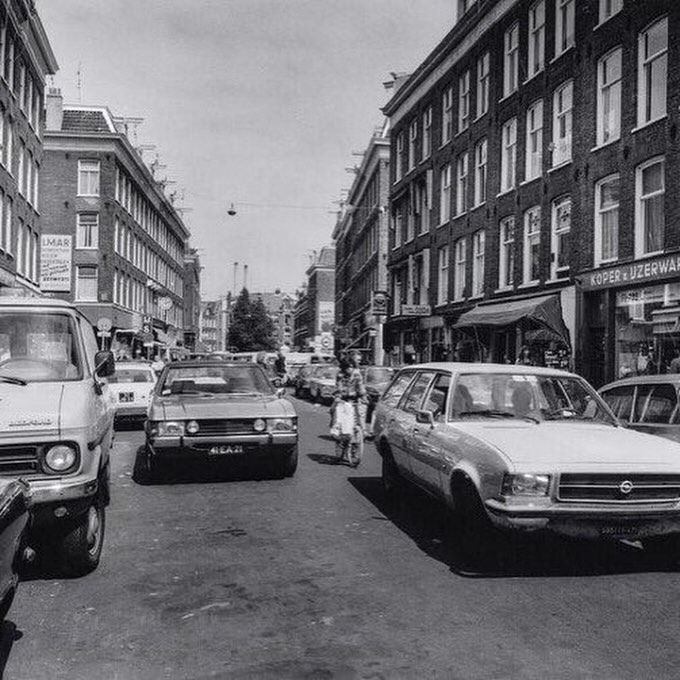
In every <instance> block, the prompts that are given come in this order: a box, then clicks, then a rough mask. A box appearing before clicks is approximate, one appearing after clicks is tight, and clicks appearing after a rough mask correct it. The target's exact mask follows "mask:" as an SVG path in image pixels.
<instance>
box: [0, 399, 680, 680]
mask: <svg viewBox="0 0 680 680" xmlns="http://www.w3.org/2000/svg"><path fill="white" fill-rule="evenodd" d="M295 403H296V404H297V407H298V411H299V414H300V420H301V447H300V453H301V455H300V467H299V469H298V473H297V475H296V476H295V477H294V478H293V479H287V480H278V479H267V478H266V477H264V478H259V479H256V478H254V477H255V475H254V472H255V471H250V472H249V473H247V474H241V475H239V476H236V477H235V476H234V475H233V474H230V473H229V471H228V470H226V471H225V470H224V468H223V469H221V470H218V471H211V470H202V471H197V472H196V471H195V472H193V473H192V474H188V475H182V474H176V473H174V474H172V475H170V476H169V477H168V479H167V480H165V482H164V483H159V484H154V485H152V486H142V485H139V484H137V483H136V482H135V481H134V479H133V473H134V469H135V457H136V452H137V448H138V446H139V445H140V443H141V441H142V435H141V432H138V431H137V432H122V433H119V434H118V437H117V442H116V446H115V451H114V455H113V502H112V505H111V507H110V508H109V512H108V517H107V522H108V526H107V536H106V545H105V548H104V555H103V559H102V564H101V566H100V568H99V569H98V570H97V571H96V572H95V573H93V574H91V575H90V576H87V577H85V578H80V579H75V580H59V579H52V578H47V577H45V576H44V575H41V574H37V575H36V576H35V577H34V578H33V579H32V580H28V581H24V582H22V583H21V585H20V589H19V593H18V596H17V599H16V600H15V603H14V605H13V607H12V610H11V612H10V617H9V618H10V622H8V623H6V624H5V626H4V628H3V631H2V641H1V642H0V653H1V654H3V655H4V656H3V659H2V661H3V663H6V667H5V675H4V677H5V678H8V679H11V680H14V679H17V680H42V679H49V680H57V679H61V678H68V679H69V680H92V679H93V678H103V679H115V678H120V679H126V680H127V679H137V678H139V679H141V680H154V679H155V678H192V679H194V678H196V679H197V678H236V679H245V678H286V679H287V678H295V679H297V678H305V679H314V680H317V679H318V680H325V679H328V678H340V679H345V678H366V679H369V678H371V679H379V678H451V679H461V680H463V679H464V680H473V679H477V678H479V679H482V678H483V679H484V680H490V679H498V680H501V679H503V680H505V679H508V678H522V679H539V678H540V679H543V678H551V679H553V680H560V679H569V680H571V679H574V678H579V679H580V678H597V679H598V680H606V679H611V680H627V679H631V680H632V679H635V680H640V678H655V679H656V680H659V679H662V678H669V679H670V678H673V679H676V678H678V677H680V651H679V646H678V642H677V640H678V637H679V633H680V617H678V611H679V610H680V595H679V592H680V589H679V588H678V585H679V583H680V576H679V575H678V574H677V573H674V572H670V571H663V570H662V568H661V566H660V565H658V564H654V563H653V562H651V561H650V559H649V558H648V557H647V556H646V555H645V554H644V552H643V551H642V550H640V549H638V548H636V547H634V546H629V545H623V544H618V545H614V546H611V547H609V548H603V549H593V547H592V546H588V545H583V544H576V543H566V542H560V541H543V540H533V541H528V542H525V541H521V542H519V541H516V542H513V543H511V544H509V545H508V546H506V548H505V550H504V554H503V556H502V559H500V560H499V564H498V566H497V567H496V568H495V570H494V571H493V572H490V573H485V574H477V575H470V574H468V573H467V572H462V571H461V569H460V567H459V565H458V563H457V560H456V553H455V546H450V543H449V542H448V541H447V540H446V538H447V535H446V525H445V523H444V522H443V521H442V520H441V514H440V513H439V512H438V508H437V506H436V505H434V504H433V503H432V502H431V501H430V500H429V499H426V498H423V497H421V496H420V495H419V494H413V495H412V496H410V497H409V498H408V500H407V501H406V502H405V503H403V504H398V505H397V506H396V507H395V506H390V505H388V504H386V503H385V501H384V498H383V495H382V493H381V489H380V483H379V470H380V465H379V458H378V456H377V454H376V453H375V450H374V449H373V446H372V445H369V446H368V447H367V451H366V457H365V459H364V462H363V463H362V465H361V467H359V468H358V469H356V470H353V469H351V468H349V467H346V466H338V465H333V464H329V456H330V455H332V453H333V444H332V442H331V441H329V440H328V438H327V437H326V434H327V431H328V416H327V412H326V409H324V408H321V409H319V408H318V407H313V406H312V405H310V404H308V403H305V402H299V401H295Z"/></svg>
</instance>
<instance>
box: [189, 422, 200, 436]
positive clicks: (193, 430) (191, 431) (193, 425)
mask: <svg viewBox="0 0 680 680" xmlns="http://www.w3.org/2000/svg"><path fill="white" fill-rule="evenodd" d="M198 430H199V427H198V423H197V422H196V421H195V420H190V421H189V422H188V423H187V424H186V431H187V434H196V433H197V432H198Z"/></svg>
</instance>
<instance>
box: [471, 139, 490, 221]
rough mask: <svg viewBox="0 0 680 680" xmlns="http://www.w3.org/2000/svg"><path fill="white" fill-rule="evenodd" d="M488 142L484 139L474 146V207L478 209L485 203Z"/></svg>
mask: <svg viewBox="0 0 680 680" xmlns="http://www.w3.org/2000/svg"><path fill="white" fill-rule="evenodd" d="M487 151H488V142H487V139H486V137H485V138H484V139H481V140H480V141H479V142H477V144H476V145H475V179H474V206H473V207H475V208H477V207H479V206H480V205H482V204H483V203H484V202H485V201H486V181H487V162H488V153H487Z"/></svg>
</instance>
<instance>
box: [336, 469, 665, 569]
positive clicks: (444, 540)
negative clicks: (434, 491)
mask: <svg viewBox="0 0 680 680" xmlns="http://www.w3.org/2000/svg"><path fill="white" fill-rule="evenodd" d="M348 481H349V482H350V484H352V486H354V488H355V489H356V490H357V491H358V492H359V493H360V494H362V495H363V496H364V497H365V498H366V499H368V500H369V501H370V502H371V503H373V505H374V506H375V507H376V508H377V509H378V510H379V511H380V512H381V513H382V514H383V515H384V516H385V517H386V518H387V519H388V520H390V521H391V522H392V523H393V524H394V525H395V526H397V527H398V528H399V529H400V530H401V531H403V532H404V533H405V534H406V535H408V536H409V537H410V538H411V539H412V540H413V541H414V542H415V543H416V544H417V545H418V547H419V548H420V549H421V550H422V551H423V552H424V553H426V554H427V555H428V556H430V557H432V558H433V559H436V560H438V561H440V562H442V563H443V564H445V565H446V566H448V567H449V568H450V569H451V570H452V571H453V572H454V573H456V574H458V575H460V576H465V577H476V578H508V577H546V576H555V577H564V576H599V575H606V574H621V573H636V572H658V571H677V569H678V568H677V566H675V565H671V566H669V565H667V564H663V563H660V562H659V561H658V560H654V559H653V558H652V557H651V556H649V555H648V554H647V553H645V551H644V550H642V549H641V547H640V546H639V545H635V544H630V543H622V542H615V541H611V542H609V541H602V542H592V541H579V540H575V539H568V538H562V537H559V536H550V535H542V536H541V535H534V536H526V535H525V536H515V535H507V534H506V535H499V536H498V540H497V542H496V544H495V545H494V549H493V551H492V552H491V554H490V555H489V557H488V559H486V560H485V561H484V563H483V564H479V563H478V564H470V563H468V562H467V561H466V559H465V558H464V556H463V555H462V553H461V550H460V549H459V548H458V546H456V544H455V540H454V539H453V537H452V531H451V524H450V514H449V513H448V511H447V510H445V509H442V506H441V504H439V503H438V502H437V501H435V500H434V499H432V498H430V497H429V496H427V495H426V494H424V493H422V492H421V491H419V490H418V489H415V488H409V489H408V491H407V492H406V493H405V494H404V496H403V497H402V498H400V499H398V500H397V501H394V502H392V501H390V500H389V499H388V498H386V496H385V494H384V492H383V489H382V483H381V480H380V478H379V477H350V478H349V480H348ZM376 519H380V518H376Z"/></svg>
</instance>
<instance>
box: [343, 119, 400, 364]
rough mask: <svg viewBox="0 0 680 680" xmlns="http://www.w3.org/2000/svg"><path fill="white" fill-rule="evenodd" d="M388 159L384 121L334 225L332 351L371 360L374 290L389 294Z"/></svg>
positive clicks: (374, 351) (375, 341)
mask: <svg viewBox="0 0 680 680" xmlns="http://www.w3.org/2000/svg"><path fill="white" fill-rule="evenodd" d="M389 159H390V147H389V136H388V130H387V126H386V125H383V126H381V127H380V128H378V129H377V130H376V131H375V133H374V134H373V136H372V137H371V139H370V141H369V143H368V145H367V147H366V150H365V152H364V155H363V157H362V160H361V163H360V164H359V165H358V166H357V167H356V172H355V177H354V181H353V182H352V186H351V188H350V190H349V193H348V195H347V200H346V202H345V203H344V204H343V205H342V206H341V210H340V212H339V214H338V220H337V223H336V225H335V229H334V230H333V240H334V241H335V249H336V255H335V259H336V264H335V325H336V329H337V332H336V335H335V344H336V350H337V351H339V350H342V349H343V348H350V347H351V348H355V349H359V350H363V351H364V353H365V361H367V362H369V363H382V356H381V354H382V342H381V339H382V338H381V337H379V334H381V333H382V322H383V315H382V314H379V315H377V316H376V314H375V311H376V310H375V309H374V308H373V307H374V305H373V302H374V299H375V296H376V295H380V296H382V297H383V298H384V295H385V294H386V293H387V247H388V243H387V236H388V230H387V225H388V213H387V205H388V191H389V186H390V182H389ZM379 355H380V356H379Z"/></svg>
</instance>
